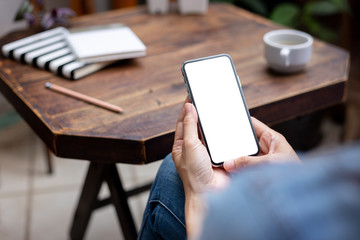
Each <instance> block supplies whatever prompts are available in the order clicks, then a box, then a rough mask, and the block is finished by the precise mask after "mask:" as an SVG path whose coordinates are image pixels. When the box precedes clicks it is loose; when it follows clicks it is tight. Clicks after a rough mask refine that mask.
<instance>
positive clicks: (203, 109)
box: [182, 54, 259, 166]
mask: <svg viewBox="0 0 360 240" xmlns="http://www.w3.org/2000/svg"><path fill="white" fill-rule="evenodd" d="M182 73H183V76H184V81H185V85H186V88H187V91H188V94H189V98H190V100H191V101H192V103H193V104H194V106H195V108H196V110H197V113H198V117H199V124H200V129H201V133H202V136H203V139H204V142H205V145H206V147H207V150H208V152H209V155H210V158H211V161H212V163H213V164H214V165H217V166H219V165H222V164H223V162H224V161H227V160H232V159H236V158H239V157H241V156H248V155H257V154H258V153H259V145H258V140H257V137H256V134H255V132H254V129H253V126H252V123H251V119H250V115H249V111H248V109H247V106H246V102H245V98H244V96H243V93H242V89H241V84H240V81H239V79H238V77H237V74H236V71H235V67H234V64H233V62H232V59H231V58H230V56H228V55H226V54H222V55H215V56H210V57H205V58H199V59H194V60H189V61H186V62H184V63H183V65H182Z"/></svg>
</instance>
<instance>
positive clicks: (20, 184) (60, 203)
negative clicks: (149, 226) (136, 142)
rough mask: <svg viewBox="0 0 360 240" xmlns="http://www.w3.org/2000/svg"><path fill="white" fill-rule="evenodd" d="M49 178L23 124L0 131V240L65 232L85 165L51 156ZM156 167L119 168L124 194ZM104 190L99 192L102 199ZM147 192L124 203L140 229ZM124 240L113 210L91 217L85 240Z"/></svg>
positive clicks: (38, 146) (34, 239)
mask: <svg viewBox="0 0 360 240" xmlns="http://www.w3.org/2000/svg"><path fill="white" fill-rule="evenodd" d="M52 159H53V163H54V173H53V174H51V175H49V174H47V173H46V162H45V154H44V145H43V143H42V142H41V140H40V139H39V138H38V137H37V136H36V135H35V134H34V133H33V131H32V130H31V129H30V128H29V127H28V126H27V125H26V123H24V122H23V121H21V122H19V123H16V124H15V125H12V126H10V127H8V128H5V129H2V130H1V131H0V239H1V240H17V239H20V240H23V239H25V240H42V239H46V240H48V239H52V240H56V239H59V240H63V239H69V229H70V224H71V221H72V217H73V214H74V210H75V207H76V205H77V201H78V198H79V194H80V190H81V187H82V184H83V181H84V177H85V173H86V171H87V168H88V164H89V163H88V162H87V161H82V160H73V159H63V158H58V157H55V156H52ZM160 163H161V162H160V161H158V162H156V163H153V164H149V165H146V166H132V165H124V164H118V169H119V172H120V175H121V178H122V181H123V183H124V187H125V189H129V188H130V187H134V186H138V185H140V184H141V183H145V182H148V181H150V180H152V179H153V178H154V177H155V174H156V171H157V169H158V167H159V164H160ZM107 194H108V189H107V187H106V185H104V186H103V187H102V190H101V195H102V196H106V195H107ZM147 197H148V192H145V193H142V194H140V195H137V196H135V197H132V198H131V199H130V200H129V204H130V208H131V211H132V214H133V216H134V220H135V224H136V226H137V228H140V224H141V220H142V214H143V211H144V207H145V203H146V200H147ZM101 238H106V239H110V240H111V239H123V237H122V233H121V230H120V227H119V224H118V220H117V217H116V213H115V210H114V208H113V207H112V206H107V207H105V208H102V209H99V210H97V211H96V212H95V213H94V214H93V215H92V217H91V220H90V223H89V226H88V230H87V232H86V237H85V239H88V240H92V239H94V240H95V239H96V240H98V239H101Z"/></svg>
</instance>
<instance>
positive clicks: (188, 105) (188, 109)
mask: <svg viewBox="0 0 360 240" xmlns="http://www.w3.org/2000/svg"><path fill="white" fill-rule="evenodd" d="M185 112H186V113H190V112H191V104H190V103H186V104H185Z"/></svg>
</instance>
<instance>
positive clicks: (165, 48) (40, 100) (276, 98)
mask: <svg viewBox="0 0 360 240" xmlns="http://www.w3.org/2000/svg"><path fill="white" fill-rule="evenodd" d="M113 22H122V23H125V24H127V25H128V26H130V27H131V28H132V29H133V31H134V32H135V33H136V34H137V35H138V36H139V37H140V38H141V39H142V40H143V41H144V43H145V44H146V45H147V47H148V49H147V56H146V57H143V58H140V59H136V60H127V61H122V62H119V63H118V64H115V65H113V66H111V67H109V68H107V69H104V70H102V71H99V72H97V73H95V74H93V75H91V76H89V77H86V78H83V79H81V80H78V81H69V80H66V79H63V78H61V77H58V76H55V75H53V74H51V73H48V72H46V71H43V70H37V69H35V68H33V67H30V66H27V65H23V64H19V63H17V62H14V61H12V60H9V59H4V58H1V59H0V78H1V81H0V89H1V92H2V93H3V94H4V95H5V97H6V98H7V99H8V100H9V101H10V103H11V104H12V105H13V106H14V107H15V108H16V110H17V111H18V112H19V114H21V116H22V117H23V118H24V119H25V120H26V122H27V123H28V124H29V125H30V126H31V127H32V129H33V130H34V131H35V132H36V133H37V134H38V135H39V136H40V138H41V139H42V140H43V141H44V142H45V143H46V145H47V146H48V147H49V149H51V151H52V152H53V153H54V154H56V155H57V156H60V157H64V158H76V159H85V160H88V161H90V167H89V170H88V174H87V177H86V179H85V183H84V187H83V191H82V194H81V197H80V200H79V204H78V208H77V210H76V213H75V217H74V221H73V223H72V229H71V233H70V234H71V238H72V239H82V238H83V236H84V234H85V230H86V226H87V224H88V221H89V218H90V215H91V213H92V211H93V210H95V209H97V208H99V207H101V206H104V205H106V204H109V203H112V204H114V205H115V208H116V211H117V214H118V217H119V220H120V225H121V226H122V230H123V233H124V235H125V237H126V239H134V238H135V237H136V229H135V226H134V222H133V220H132V217H131V213H130V210H129V207H128V204H127V198H128V197H129V196H131V195H133V194H136V193H137V192H139V191H142V190H144V189H147V188H148V187H149V185H148V186H145V187H144V188H140V189H135V190H134V191H125V190H124V189H123V188H122V184H121V182H120V179H119V175H118V172H117V170H116V166H115V164H116V163H130V164H144V163H149V162H152V161H156V160H159V159H162V158H163V157H164V156H165V155H166V154H167V153H169V152H170V151H171V146H172V142H173V135H174V129H175V124H176V120H177V116H178V113H179V111H180V108H181V106H182V103H183V101H184V99H185V97H186V90H185V87H184V83H183V80H182V76H181V72H180V66H181V64H182V62H183V61H185V60H188V59H192V58H198V57H203V56H208V55H213V54H219V53H228V54H230V55H231V56H232V58H233V60H234V63H235V65H236V69H237V72H238V75H239V76H240V79H241V81H242V86H243V89H244V94H245V97H246V100H247V103H248V106H249V108H250V112H251V114H252V115H253V116H255V117H257V118H258V119H260V120H261V121H264V122H265V123H275V122H280V121H283V120H286V119H290V118H293V117H296V116H300V115H304V114H306V113H310V112H312V111H315V110H318V109H321V108H325V107H328V106H330V105H333V104H337V103H340V102H341V101H343V100H344V98H345V94H344V92H345V86H346V79H347V75H348V68H349V54H348V53H347V52H345V51H344V50H341V49H339V48H337V47H334V46H331V45H329V44H326V43H323V42H321V41H317V40H315V43H314V51H313V57H312V60H311V62H310V64H309V65H308V67H307V69H306V71H303V72H301V73H298V74H293V75H278V74H275V73H274V72H272V71H270V70H269V69H268V68H267V65H266V62H265V60H264V58H263V43H262V36H263V35H264V33H266V32H268V31H270V30H273V29H278V28H282V27H281V26H278V25H275V24H274V23H272V22H270V21H268V20H265V19H263V18H261V17H258V16H255V15H253V14H251V13H249V12H247V11H244V10H242V9H239V8H236V7H234V6H231V5H227V4H212V5H210V8H209V11H208V13H207V14H206V15H204V16H181V15H179V14H177V13H171V14H168V15H164V16H153V15H148V14H147V12H146V8H145V7H137V8H131V9H125V10H116V11H111V12H106V13H101V14H97V15H88V16H84V17H79V18H75V19H73V21H72V25H73V26H87V25H92V24H104V23H113ZM27 34H29V32H28V33H27ZM23 36H24V35H22V34H20V33H13V34H9V35H7V36H5V37H4V38H3V39H2V40H1V42H0V44H1V45H2V44H4V43H6V42H10V41H13V40H15V39H18V38H20V37H23ZM47 81H50V82H52V83H55V84H58V85H61V86H63V87H66V88H70V89H72V90H75V91H79V92H81V93H84V94H88V95H90V96H93V97H96V98H99V99H102V100H105V101H107V102H110V103H113V104H116V105H119V106H121V107H123V108H124V109H125V110H126V113H125V114H116V113H113V112H110V111H107V110H104V109H101V108H97V107H94V106H92V105H89V104H87V103H84V102H81V101H78V100H75V99H73V98H69V97H67V96H63V95H60V94H57V93H53V92H50V91H48V90H46V89H45V88H44V84H45V82H47ZM103 181H106V182H107V183H108V185H109V187H110V192H111V197H110V198H109V199H105V200H101V201H98V200H97V196H98V192H99V189H100V186H101V183H102V182H103Z"/></svg>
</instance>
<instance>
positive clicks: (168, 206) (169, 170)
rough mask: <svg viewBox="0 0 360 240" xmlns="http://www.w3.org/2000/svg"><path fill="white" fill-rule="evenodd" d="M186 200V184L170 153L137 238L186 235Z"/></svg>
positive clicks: (152, 189) (175, 238)
mask: <svg viewBox="0 0 360 240" xmlns="http://www.w3.org/2000/svg"><path fill="white" fill-rule="evenodd" d="M184 204H185V193H184V188H183V184H182V181H181V178H180V176H179V174H178V173H177V171H176V168H175V165H174V162H173V160H172V159H171V154H169V155H168V156H167V157H166V158H165V159H164V161H163V163H162V164H161V166H160V168H159V170H158V173H157V175H156V178H155V181H154V184H153V186H152V188H151V191H150V196H149V200H148V203H147V205H146V208H145V212H144V217H143V222H142V226H141V229H140V232H139V236H138V239H144V240H151V239H173V240H177V239H186V228H185V214H184Z"/></svg>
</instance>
